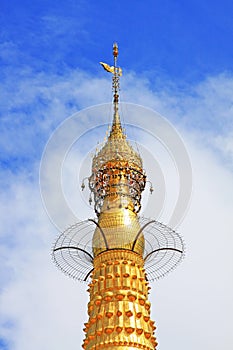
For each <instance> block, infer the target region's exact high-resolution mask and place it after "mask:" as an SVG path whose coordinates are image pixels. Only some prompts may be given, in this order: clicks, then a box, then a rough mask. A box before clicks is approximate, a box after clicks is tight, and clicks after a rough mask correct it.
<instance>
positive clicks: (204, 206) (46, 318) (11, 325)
mask: <svg viewBox="0 0 233 350" xmlns="http://www.w3.org/2000/svg"><path fill="white" fill-rule="evenodd" d="M127 78H129V80H128V81H127ZM232 84H233V79H232V78H231V77H229V76H226V75H221V76H219V77H212V78H209V79H207V80H206V81H205V82H202V83H200V84H199V85H198V86H196V87H192V89H190V91H191V92H192V93H189V92H188V93H187V91H185V92H182V93H180V92H179V91H177V90H175V89H174V90H173V91H170V90H169V89H167V88H164V90H163V91H160V92H159V93H158V92H154V91H153V89H150V84H149V83H147V82H146V81H145V80H144V81H143V80H140V79H138V78H136V77H135V76H131V77H125V81H124V89H125V94H124V95H125V96H126V98H124V100H126V99H127V100H130V101H131V102H136V103H141V104H143V105H146V106H148V107H152V108H156V110H157V111H158V112H160V113H162V114H164V115H165V116H166V117H168V118H169V119H170V120H171V121H172V122H173V123H174V124H175V126H176V127H178V129H179V130H180V132H181V134H182V137H183V138H184V140H185V144H186V146H187V149H188V152H189V154H190V158H191V161H192V167H193V175H194V192H193V199H192V204H191V206H190V210H189V213H188V215H187V216H186V218H185V221H184V222H183V224H182V225H181V226H180V228H179V231H181V232H182V233H183V236H184V238H185V240H186V244H187V257H186V259H185V260H184V262H183V264H182V265H181V266H180V267H179V269H177V271H176V272H173V273H172V274H171V275H169V276H168V277H166V279H164V280H161V281H159V282H158V283H154V284H153V285H152V292H151V300H152V303H153V306H152V308H153V315H152V317H153V318H154V319H155V320H156V322H157V325H158V331H157V335H158V340H159V343H160V348H161V349H162V348H164V349H166V348H167V349H168V348H172V347H174V344H176V346H178V347H179V349H180V350H184V349H187V348H188V349H190V350H192V349H194V348H197V347H201V348H203V349H209V348H211V349H212V350H217V349H218V348H219V347H221V348H224V350H230V349H231V344H232V341H233V339H232V333H231V331H230V329H229V325H230V324H231V315H232V311H233V310H232V307H233V303H232V298H231V295H232V293H233V281H232V265H233V264H232V253H231V247H232V243H233V242H232V234H231V224H232V222H231V221H232V219H231V218H232V209H233V208H232V207H233V203H232V198H233V193H232V189H233V178H232V174H231V173H230V170H229V168H228V165H229V162H228V163H226V158H225V154H226V150H227V157H229V158H230V156H231V154H232V153H231V152H232V146H231V140H230V138H229V135H231V133H232V129H231V126H230V120H231V114H230V112H231V110H232V109H231V108H232V97H231V94H230V93H229V89H230V88H231V87H232ZM168 85H169V84H167V86H168ZM110 86H111V83H110V82H109V81H108V80H107V79H98V78H92V77H90V76H88V75H86V74H83V73H82V72H78V71H77V72H68V73H67V75H66V76H64V77H56V76H52V77H50V79H49V78H48V77H46V76H45V74H40V75H39V76H37V77H34V78H32V77H31V76H28V77H27V79H23V80H21V83H20V89H18V92H17V94H16V96H15V99H14V100H13V99H12V96H11V94H10V85H8V88H9V89H6V91H5V93H4V100H5V101H7V100H8V101H9V105H6V106H5V107H6V108H8V107H11V108H16V109H17V108H18V109H19V110H20V111H21V112H20V113H21V114H22V117H23V116H24V117H25V120H26V121H27V123H28V129H26V130H24V129H22V125H24V123H25V122H24V121H22V120H21V121H19V123H16V125H14V124H12V121H13V120H14V118H15V115H18V112H17V113H16V112H14V111H12V112H11V114H8V118H13V119H11V120H10V119H9V120H5V123H6V124H5V125H11V129H10V130H9V133H7V129H6V128H5V133H6V134H5V136H4V143H5V145H4V147H5V148H4V149H5V150H6V152H7V155H8V156H11V154H12V153H13V155H14V156H16V157H17V156H18V155H20V156H23V155H25V154H26V153H30V152H31V148H32V147H33V148H34V159H36V161H35V162H31V163H29V164H25V167H26V170H25V171H23V170H21V169H22V167H21V168H20V170H19V169H18V170H17V169H16V170H15V169H14V163H13V162H12V161H11V163H10V170H4V169H2V170H3V175H2V176H1V180H2V184H3V185H1V190H2V202H1V217H0V223H1V231H2V233H1V236H0V237H1V242H2V248H1V252H2V253H1V256H2V259H1V266H2V276H1V279H2V287H1V292H0V293H1V294H0V298H1V299H0V300H1V304H0V305H1V317H0V321H1V323H0V332H1V334H2V336H3V337H6V338H7V339H8V340H9V341H10V342H11V345H10V347H9V348H10V349H11V350H29V349H30V350H31V349H33V350H39V349H41V348H42V347H43V349H45V350H47V349H57V350H62V349H64V348H69V349H70V350H72V349H76V348H77V346H78V347H79V346H80V345H81V342H82V336H83V335H82V334H83V333H82V328H83V322H84V321H85V320H86V319H87V316H86V304H87V300H88V295H87V293H86V292H85V289H86V287H85V286H84V285H82V284H79V283H78V282H77V283H74V282H73V281H71V280H69V279H67V278H66V277H65V276H63V275H62V274H61V273H60V271H56V268H55V267H53V266H52V263H51V260H50V255H49V253H50V248H51V245H52V243H53V241H54V239H55V236H56V234H57V233H56V230H55V229H54V227H53V226H52V225H51V224H50V222H49V219H48V218H47V217H46V215H45V212H44V211H43V207H42V204H41V200H40V194H39V187H38V179H37V176H38V163H37V162H38V161H39V159H38V154H37V142H38V143H42V142H44V141H40V140H41V139H42V140H43V139H45V138H46V137H47V136H48V135H49V133H50V132H51V130H52V129H53V128H54V126H55V125H57V124H58V123H59V122H60V121H61V120H62V119H63V118H64V117H66V116H68V115H69V114H71V113H73V112H74V111H75V110H76V108H82V107H87V106H88V105H91V104H96V103H99V102H105V101H106V100H109V98H108V96H109V92H108V91H109V89H110ZM101 89H102V90H101ZM122 89H123V83H122ZM231 90H232V89H231ZM193 91H195V93H194V92H193ZM38 98H42V99H44V101H45V102H44V104H42V103H39V106H40V109H37V106H38V104H37V103H38ZM28 105H30V106H31V108H32V112H33V118H32V121H31V123H29V121H30V115H28V114H27V113H26V107H27V106H28ZM34 112H35V113H34ZM220 117H221V123H220V122H219V119H218V118H220ZM191 118H192V120H193V122H192V123H191V122H190V120H191ZM100 119H101V120H100V121H101V122H102V121H103V119H104V117H103V116H100ZM124 119H125V122H127V115H124ZM194 120H195V122H194ZM202 121H203V122H202ZM83 122H85V120H82V123H83ZM88 122H90V121H88ZM220 124H221V127H219V125H220ZM200 126H201V127H200ZM202 126H203V128H202ZM210 126H211V127H210ZM35 130H39V134H38V135H39V136H38V135H37V134H36V133H35ZM19 132H21V135H22V136H21V138H20V140H17V142H16V145H15V146H14V145H11V143H12V140H13V139H16V138H17V135H18V134H19ZM45 135H46V137H45ZM103 136H104V135H103ZM207 138H208V140H207ZM207 141H208V142H207ZM216 148H218V149H219V153H218V154H216ZM71 158H72V157H71ZM72 159H73V158H72ZM72 159H71V161H73V160H72ZM227 159H228V158H227ZM27 169H31V174H30V172H28V170H27ZM67 171H68V173H69V166H68V169H67ZM71 173H72V172H71ZM87 175H88V174H87ZM154 182H155V181H153V183H154ZM154 185H155V183H154ZM74 186H75V185H74ZM66 193H69V189H67V191H66ZM78 200H79V198H77V202H78ZM73 205H74V204H73ZM79 205H80V204H79ZM80 206H82V204H81V205H80ZM200 344H201V345H200Z"/></svg>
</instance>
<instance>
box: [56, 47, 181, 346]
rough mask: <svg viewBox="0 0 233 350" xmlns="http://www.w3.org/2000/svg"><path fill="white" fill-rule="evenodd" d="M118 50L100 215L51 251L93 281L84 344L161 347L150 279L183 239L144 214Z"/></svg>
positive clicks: (170, 264)
mask: <svg viewBox="0 0 233 350" xmlns="http://www.w3.org/2000/svg"><path fill="white" fill-rule="evenodd" d="M113 57H114V65H113V66H109V65H108V64H106V63H103V62H100V63H101V65H102V66H103V67H104V69H105V70H106V71H108V72H110V73H112V74H113V78H112V88H113V120H112V127H111V131H110V134H109V136H108V139H107V140H106V142H105V144H104V145H103V147H102V148H101V149H100V150H99V151H98V152H97V154H96V155H95V156H94V157H93V160H92V167H91V175H90V176H89V177H88V180H89V188H90V190H91V196H92V197H93V200H94V210H95V213H96V216H97V217H96V218H95V219H88V220H86V221H83V222H79V223H77V224H75V225H72V226H71V227H69V228H68V229H67V230H66V231H65V232H64V233H62V234H61V235H60V236H59V238H58V239H57V241H56V243H55V246H54V249H53V256H54V260H55V262H56V264H57V265H58V266H59V267H60V268H61V269H62V271H63V272H65V273H66V274H68V275H69V276H71V277H74V278H77V279H79V280H81V281H88V280H89V281H90V283H89V289H88V291H89V293H90V301H89V303H88V315H89V319H88V321H87V322H86V323H85V328H84V331H85V333H86V334H85V339H84V342H83V348H84V349H85V350H105V349H106V350H125V349H126V350H136V349H144V350H155V349H156V345H157V341H156V338H155V336H154V330H155V328H156V327H155V325H154V321H153V320H152V319H151V317H150V302H149V300H148V294H149V289H150V287H149V285H148V280H154V279H156V278H160V277H162V276H164V274H166V273H167V272H169V271H170V270H172V269H173V268H174V267H175V266H176V265H177V264H178V262H179V261H181V259H182V256H183V242H182V239H181V237H180V236H179V235H178V234H177V233H176V232H175V231H174V230H173V229H171V228H169V227H166V226H165V225H163V224H161V223H159V222H157V221H156V220H151V219H146V218H139V216H138V213H139V211H140V209H141V193H142V192H143V190H144V188H145V185H146V174H145V172H144V170H143V165H142V159H141V157H140V155H139V154H138V153H137V152H136V151H135V150H134V149H133V148H132V146H131V145H130V143H129V142H128V141H127V138H126V135H125V134H124V132H123V129H122V126H121V121H120V115H119V77H120V76H121V74H122V70H121V68H119V67H118V66H117V57H118V46H117V44H114V45H113ZM81 187H82V189H84V187H85V185H84V183H83V184H82V186H81ZM144 266H145V268H147V275H146V271H145V269H144Z"/></svg>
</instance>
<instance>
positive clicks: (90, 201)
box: [89, 197, 92, 205]
mask: <svg viewBox="0 0 233 350" xmlns="http://www.w3.org/2000/svg"><path fill="white" fill-rule="evenodd" d="M91 203H92V198H91V197H90V198H89V204H90V205H91Z"/></svg>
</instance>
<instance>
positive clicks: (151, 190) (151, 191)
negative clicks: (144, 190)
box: [150, 185, 154, 194]
mask: <svg viewBox="0 0 233 350" xmlns="http://www.w3.org/2000/svg"><path fill="white" fill-rule="evenodd" d="M153 192H154V189H153V186H152V185H151V186H150V193H151V194H152V193H153Z"/></svg>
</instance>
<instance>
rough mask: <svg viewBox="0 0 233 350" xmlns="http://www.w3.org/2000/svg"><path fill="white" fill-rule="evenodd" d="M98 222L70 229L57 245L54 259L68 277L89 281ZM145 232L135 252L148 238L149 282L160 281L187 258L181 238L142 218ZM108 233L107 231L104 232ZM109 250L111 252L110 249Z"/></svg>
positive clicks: (161, 225) (157, 223)
mask: <svg viewBox="0 0 233 350" xmlns="http://www.w3.org/2000/svg"><path fill="white" fill-rule="evenodd" d="M96 225H98V224H97V222H96V221H95V220H93V219H88V220H85V221H82V222H79V223H77V224H75V225H72V226H70V227H69V228H68V229H67V230H66V231H64V232H63V233H62V234H61V235H60V236H59V237H58V239H57V241H56V242H55V245H54V248H53V251H52V256H53V260H54V262H55V264H56V265H57V266H58V267H59V268H60V269H61V270H62V271H63V272H64V273H65V274H67V275H68V276H70V277H72V278H74V279H77V280H79V281H84V282H88V281H89V280H90V275H91V272H92V269H93V259H94V257H93V252H92V237H93V233H94V230H95V228H96ZM140 225H141V229H140V231H139V232H138V233H137V235H136V236H135V239H134V241H133V242H132V251H133V250H134V246H135V244H136V242H137V239H138V238H139V237H140V235H141V234H143V235H144V239H145V249H144V256H143V258H144V261H145V269H146V272H147V279H148V280H149V281H154V280H157V279H159V278H161V277H163V276H165V275H166V274H167V273H168V272H170V271H171V270H173V269H174V268H175V267H176V266H177V265H178V264H179V263H180V262H181V260H182V259H183V257H184V249H185V248H184V242H183V240H182V238H181V236H180V235H179V234H178V233H177V232H175V231H174V230H172V229H171V228H169V227H168V226H166V225H164V224H162V223H160V222H158V221H156V220H150V219H147V218H140ZM103 233H104V230H103ZM106 250H107V249H106Z"/></svg>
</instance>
